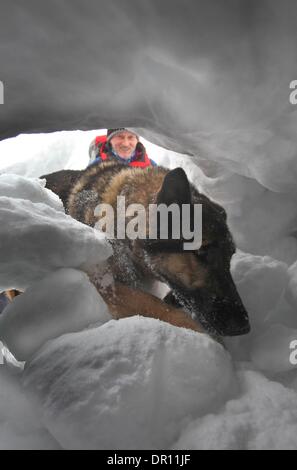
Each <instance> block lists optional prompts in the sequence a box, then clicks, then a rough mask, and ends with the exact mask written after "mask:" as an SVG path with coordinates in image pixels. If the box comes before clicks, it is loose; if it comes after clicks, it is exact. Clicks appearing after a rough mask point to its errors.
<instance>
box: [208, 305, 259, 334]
mask: <svg viewBox="0 0 297 470" xmlns="http://www.w3.org/2000/svg"><path fill="white" fill-rule="evenodd" d="M210 320H211V321H210V323H211V325H212V327H213V328H215V330H216V331H217V332H218V333H219V334H220V335H221V336H240V335H246V334H248V333H249V332H250V329H251V327H250V322H249V317H248V314H247V311H246V310H245V308H244V306H243V304H242V303H241V302H237V301H235V302H234V301H233V302H232V301H230V300H226V299H216V301H215V302H214V308H213V314H212V315H211V318H210Z"/></svg>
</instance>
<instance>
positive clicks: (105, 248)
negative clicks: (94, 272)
mask: <svg viewBox="0 0 297 470" xmlns="http://www.w3.org/2000/svg"><path fill="white" fill-rule="evenodd" d="M0 221H1V230H0V259H1V265H0V291H2V290H6V289H11V288H15V289H20V290H23V289H25V288H26V287H28V286H29V285H30V284H32V283H33V282H35V281H37V280H39V279H40V278H42V277H44V276H45V275H47V274H49V273H50V272H52V271H55V270H57V269H59V268H63V267H71V268H81V267H82V266H83V267H84V268H86V269H87V267H89V266H94V265H95V264H96V263H99V262H100V261H102V260H105V259H106V258H107V257H108V256H110V254H111V248H110V246H109V245H108V243H107V241H106V240H105V238H104V235H103V234H102V233H101V232H99V231H98V230H94V229H93V228H91V227H88V226H86V225H83V224H81V223H80V222H78V221H76V220H74V219H73V218H72V217H70V216H68V215H66V214H64V213H63V212H61V211H57V210H55V209H53V208H52V207H50V206H49V205H47V204H44V203H33V202H31V201H28V200H24V199H15V198H9V197H0Z"/></svg>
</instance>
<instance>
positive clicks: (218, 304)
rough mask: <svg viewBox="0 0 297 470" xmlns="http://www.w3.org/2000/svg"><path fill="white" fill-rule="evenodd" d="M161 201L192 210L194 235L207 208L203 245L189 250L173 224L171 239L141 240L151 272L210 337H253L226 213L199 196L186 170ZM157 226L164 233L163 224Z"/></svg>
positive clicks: (171, 177)
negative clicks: (198, 214) (235, 274)
mask: <svg viewBox="0 0 297 470" xmlns="http://www.w3.org/2000/svg"><path fill="white" fill-rule="evenodd" d="M156 202H157V204H158V205H159V204H165V205H166V206H170V205H171V204H177V205H178V206H179V207H180V208H182V205H183V204H186V205H188V207H189V208H190V211H189V212H188V214H190V215H189V217H190V227H191V231H193V229H195V220H194V218H195V210H194V205H195V204H201V206H202V234H201V235H202V236H201V240H202V244H201V246H200V247H198V248H197V249H195V248H194V249H190V250H189V249H187V250H185V249H184V247H185V244H184V243H185V241H186V240H185V239H184V238H183V236H182V234H181V236H180V237H179V238H176V236H174V237H172V223H171V222H170V223H169V237H168V239H161V238H160V233H159V232H160V231H159V230H158V236H157V238H156V239H146V240H138V241H137V246H138V249H140V250H141V251H142V253H143V255H142V256H143V260H144V261H143V262H144V263H145V266H146V269H148V270H149V271H150V272H151V273H152V274H153V275H154V276H155V277H156V278H157V279H159V280H161V281H163V282H166V283H167V284H168V285H169V286H170V288H171V289H172V293H173V295H174V297H175V298H176V299H177V301H178V302H179V304H181V305H183V306H184V307H185V308H186V309H187V310H188V311H189V312H190V313H191V315H192V316H193V317H194V318H195V317H196V318H197V320H198V321H199V322H200V323H201V324H202V325H203V326H204V328H205V329H206V330H208V331H209V332H215V333H217V334H219V335H221V336H235V335H242V334H246V333H248V332H249V330H250V325H249V319H248V315H247V312H246V310H245V308H244V306H243V303H242V301H241V299H240V297H239V294H238V292H237V290H236V287H235V284H234V282H233V279H232V277H231V274H230V260H231V257H232V255H233V253H234V252H235V245H234V242H233V239H232V236H231V234H230V232H229V230H228V227H227V223H226V212H225V211H224V209H223V208H222V207H220V206H219V205H218V204H215V203H214V202H212V201H211V200H210V199H208V198H207V197H206V196H204V195H202V194H200V193H198V191H197V190H196V189H195V188H194V187H192V186H191V185H190V183H189V181H188V179H187V176H186V174H185V172H184V171H183V170H182V169H181V168H176V169H175V170H172V171H170V172H169V173H168V174H167V175H166V176H165V178H164V181H163V184H162V187H161V188H160V191H159V192H158V194H157V197H156ZM201 206H200V207H201ZM180 214H182V210H181V211H180ZM171 220H172V219H171ZM180 222H181V223H182V220H180ZM157 224H158V228H159V225H160V219H159V220H158V222H157ZM199 229H200V230H201V226H200V227H199ZM199 245H200V244H199Z"/></svg>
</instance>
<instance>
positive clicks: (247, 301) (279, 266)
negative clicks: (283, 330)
mask: <svg viewBox="0 0 297 470" xmlns="http://www.w3.org/2000/svg"><path fill="white" fill-rule="evenodd" d="M231 271H232V276H233V279H234V281H235V283H236V286H237V289H238V292H239V295H240V296H241V298H242V300H243V302H244V305H245V307H246V309H247V310H248V312H249V317H250V321H251V324H252V329H253V330H254V331H259V329H260V328H261V329H263V328H265V327H266V326H267V321H269V319H268V317H269V314H270V313H271V311H272V310H273V309H275V307H276V305H277V303H278V302H279V300H280V298H281V297H282V295H284V292H285V289H286V287H287V285H288V282H289V276H288V266H287V265H286V264H285V263H282V262H280V261H277V260H275V259H272V258H270V257H269V256H254V255H250V254H247V253H242V252H240V251H238V252H237V253H236V254H235V255H234V256H233V258H232V260H231ZM282 320H284V318H283V319H282ZM274 321H276V320H274ZM296 327H297V315H296Z"/></svg>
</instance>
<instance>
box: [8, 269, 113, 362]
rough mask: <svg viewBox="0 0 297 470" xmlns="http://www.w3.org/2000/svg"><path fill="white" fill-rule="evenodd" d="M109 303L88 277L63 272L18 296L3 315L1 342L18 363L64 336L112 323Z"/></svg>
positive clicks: (67, 270) (48, 277) (78, 273)
mask: <svg viewBox="0 0 297 470" xmlns="http://www.w3.org/2000/svg"><path fill="white" fill-rule="evenodd" d="M110 319H111V316H110V315H109V313H108V310H107V307H106V304H105V303H104V301H103V299H102V298H101V296H100V295H99V294H98V292H97V290H96V288H95V287H94V286H93V284H91V282H90V281H89V279H88V276H87V275H86V274H85V273H83V272H81V271H77V270H74V269H60V270H58V271H56V272H54V273H51V274H49V275H48V276H45V277H44V278H43V279H42V281H39V282H36V283H35V284H33V285H32V286H31V287H29V288H28V289H27V290H26V291H25V292H24V293H23V294H22V295H20V296H18V297H16V298H15V299H14V300H13V302H12V303H10V304H9V305H8V306H7V307H6V308H5V310H4V312H3V313H2V315H0V340H1V341H2V342H3V343H4V344H6V345H7V347H8V349H9V350H10V351H11V353H12V354H13V355H14V356H15V357H16V359H17V360H18V361H26V360H27V359H29V358H30V356H32V354H33V353H34V352H36V351H37V350H38V349H39V348H40V347H41V346H43V344H44V343H45V342H46V341H47V340H49V339H52V338H56V337H58V336H61V335H62V334H64V333H69V332H74V331H80V330H82V329H84V328H87V327H89V326H90V325H91V324H94V323H96V324H99V325H100V324H103V323H105V322H106V321H109V320H110Z"/></svg>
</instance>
